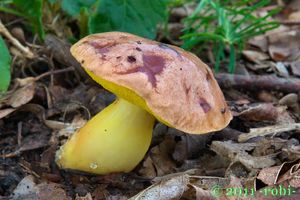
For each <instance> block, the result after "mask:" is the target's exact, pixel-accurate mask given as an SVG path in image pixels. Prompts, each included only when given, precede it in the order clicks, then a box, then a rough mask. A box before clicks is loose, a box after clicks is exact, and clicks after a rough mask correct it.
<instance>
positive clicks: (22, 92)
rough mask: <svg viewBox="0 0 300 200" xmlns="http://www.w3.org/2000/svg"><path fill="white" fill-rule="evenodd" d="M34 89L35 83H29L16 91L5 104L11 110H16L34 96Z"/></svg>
mask: <svg viewBox="0 0 300 200" xmlns="http://www.w3.org/2000/svg"><path fill="white" fill-rule="evenodd" d="M35 88H36V85H35V83H31V84H28V85H25V86H24V87H22V88H20V89H18V90H16V91H15V92H14V93H13V94H12V96H10V97H9V99H8V100H7V104H8V105H10V106H12V107H13V108H17V107H20V106H22V105H24V104H26V103H28V102H29V101H31V99H32V98H33V96H34V93H35Z"/></svg>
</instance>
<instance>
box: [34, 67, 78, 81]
mask: <svg viewBox="0 0 300 200" xmlns="http://www.w3.org/2000/svg"><path fill="white" fill-rule="evenodd" d="M70 71H74V68H73V67H68V68H65V69H58V70H54V71H49V72H46V73H43V74H41V75H39V76H36V77H34V81H37V80H40V79H42V78H45V77H46V76H50V75H53V74H60V73H65V72H70Z"/></svg>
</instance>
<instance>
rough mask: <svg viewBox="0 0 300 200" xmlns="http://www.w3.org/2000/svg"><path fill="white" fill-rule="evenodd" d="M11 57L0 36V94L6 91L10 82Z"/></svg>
mask: <svg viewBox="0 0 300 200" xmlns="http://www.w3.org/2000/svg"><path fill="white" fill-rule="evenodd" d="M10 64H11V57H10V54H9V51H8V49H7V47H6V44H5V42H4V40H3V39H2V37H1V36H0V94H1V93H4V92H6V91H7V89H8V86H9V83H10Z"/></svg>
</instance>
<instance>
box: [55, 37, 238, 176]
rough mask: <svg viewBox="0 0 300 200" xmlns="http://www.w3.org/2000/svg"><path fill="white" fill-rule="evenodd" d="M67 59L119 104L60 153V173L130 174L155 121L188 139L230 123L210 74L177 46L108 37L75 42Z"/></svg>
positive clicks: (108, 108)
mask: <svg viewBox="0 0 300 200" xmlns="http://www.w3.org/2000/svg"><path fill="white" fill-rule="evenodd" d="M71 53H72V55H73V56H74V57H75V58H76V59H77V60H78V61H79V62H80V63H81V65H82V66H83V68H84V69H85V70H86V72H87V73H88V74H89V75H90V76H91V77H92V78H93V79H94V80H95V81H96V82H97V83H99V84H100V85H102V86H103V87H104V88H106V89H107V90H109V91H111V92H112V93H114V94H116V96H117V97H118V98H117V100H116V101H115V102H113V103H112V104H111V105H109V106H108V107H106V108H105V109H104V110H102V111H101V112H100V113H98V114H97V115H95V116H94V117H93V118H92V119H91V120H90V121H88V122H87V123H86V125H85V126H84V127H83V128H81V129H80V130H79V131H77V132H76V133H75V134H74V135H72V136H71V138H70V139H69V140H68V141H67V142H66V143H65V144H64V145H63V146H62V147H61V148H60V150H59V151H58V152H57V155H56V162H57V164H58V165H59V166H60V167H62V168H65V169H75V170H80V171H85V172H91V173H96V174H108V173H114V172H129V171H131V170H132V169H134V168H135V167H136V165H137V164H138V163H139V162H140V161H141V160H142V159H143V157H144V155H145V153H146V152H147V150H148V148H149V146H150V142H151V138H152V128H153V125H154V122H155V118H156V119H157V120H159V121H160V122H162V123H164V124H166V125H168V126H170V127H173V128H176V129H179V130H181V131H184V132H186V133H191V134H203V133H208V132H212V131H217V130H220V129H223V128H224V127H226V126H227V125H228V123H229V122H230V120H231V119H232V115H231V113H230V110H229V109H228V108H227V105H226V102H225V99H224V96H223V94H222V91H221V90H220V88H219V85H218V83H217V81H216V80H215V78H214V76H213V73H212V71H211V70H210V68H209V67H208V66H207V65H206V64H204V63H203V62H202V61H201V60H200V59H199V58H198V57H197V56H195V55H194V54H192V53H189V52H187V51H185V50H183V49H181V48H179V47H176V46H171V45H166V44H163V43H159V42H156V41H152V40H148V39H145V38H141V37H138V36H135V35H132V34H129V33H122V32H107V33H99V34H94V35H89V36H87V37H85V38H83V39H81V40H80V41H79V42H77V43H76V44H74V45H73V46H72V47H71Z"/></svg>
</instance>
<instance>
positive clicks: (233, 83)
mask: <svg viewBox="0 0 300 200" xmlns="http://www.w3.org/2000/svg"><path fill="white" fill-rule="evenodd" d="M215 77H216V79H217V81H218V83H219V84H220V86H221V87H223V88H229V87H232V88H235V89H246V90H259V89H260V90H277V91H282V92H286V93H291V92H295V93H298V92H299V91H300V79H297V78H278V77H276V76H269V75H260V76H256V75H250V76H244V75H237V74H235V75H232V74H225V73H220V74H216V75H215Z"/></svg>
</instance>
